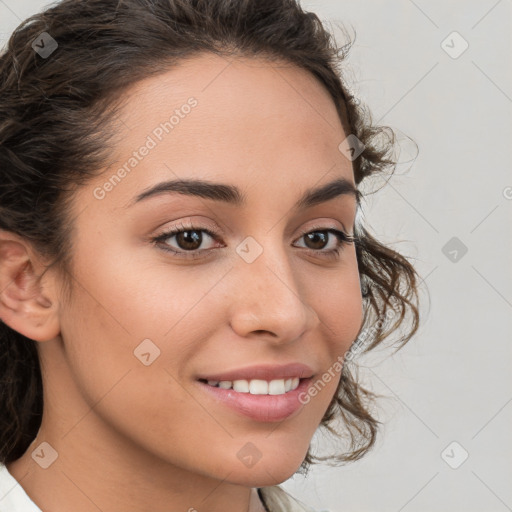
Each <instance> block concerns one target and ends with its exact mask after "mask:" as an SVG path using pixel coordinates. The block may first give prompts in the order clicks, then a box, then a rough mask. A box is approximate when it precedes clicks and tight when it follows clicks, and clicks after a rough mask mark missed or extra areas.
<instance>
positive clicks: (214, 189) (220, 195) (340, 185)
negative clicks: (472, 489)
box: [128, 178, 360, 209]
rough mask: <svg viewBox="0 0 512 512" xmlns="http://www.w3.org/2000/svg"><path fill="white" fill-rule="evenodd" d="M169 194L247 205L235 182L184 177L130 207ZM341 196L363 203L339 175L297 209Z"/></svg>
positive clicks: (166, 183) (308, 194) (309, 192)
mask: <svg viewBox="0 0 512 512" xmlns="http://www.w3.org/2000/svg"><path fill="white" fill-rule="evenodd" d="M168 193H178V194H183V195H187V196H195V197H202V198H205V199H211V200H213V201H221V202H223V203H227V204H231V205H233V206H238V207H240V206H243V205H245V204H246V200H245V196H244V194H243V193H242V192H241V190H240V189H239V188H238V187H236V186H234V185H227V184H224V183H215V182H211V181H206V180H199V179H184V180H170V181H163V182H161V183H158V184H156V185H154V186H152V187H150V188H148V189H146V190H144V191H143V192H141V193H140V194H138V195H137V196H136V197H135V199H134V200H132V202H131V203H130V204H129V205H128V207H129V206H132V205H134V204H136V203H139V202H141V201H144V200H146V199H149V198H150V197H156V196H160V195H162V194H168ZM339 196H353V197H354V198H355V199H356V201H357V202H359V199H360V191H359V190H358V189H357V188H356V187H355V186H354V185H353V184H352V183H351V182H350V181H349V180H347V179H346V178H337V179H336V180H334V181H331V182H329V183H327V184H325V185H322V186H320V187H317V188H311V189H308V190H306V191H305V192H304V194H303V195H302V196H301V198H300V199H299V200H298V201H297V202H296V203H295V205H294V208H295V209H306V208H311V207H312V206H315V205H318V204H320V203H324V202H326V201H329V200H331V199H334V198H336V197H339Z"/></svg>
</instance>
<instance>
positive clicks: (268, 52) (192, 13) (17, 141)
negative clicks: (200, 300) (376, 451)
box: [0, 0, 419, 472]
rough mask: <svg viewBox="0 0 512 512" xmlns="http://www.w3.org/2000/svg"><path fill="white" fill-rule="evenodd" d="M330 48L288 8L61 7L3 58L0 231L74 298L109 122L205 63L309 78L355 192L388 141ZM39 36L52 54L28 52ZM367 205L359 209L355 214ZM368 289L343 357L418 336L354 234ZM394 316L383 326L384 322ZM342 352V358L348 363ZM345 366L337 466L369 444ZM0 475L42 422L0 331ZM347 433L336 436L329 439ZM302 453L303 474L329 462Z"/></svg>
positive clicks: (24, 357) (359, 397)
mask: <svg viewBox="0 0 512 512" xmlns="http://www.w3.org/2000/svg"><path fill="white" fill-rule="evenodd" d="M342 29H343V32H344V34H345V37H346V40H347V42H346V43H345V44H343V45H338V44H337V42H336V40H335V38H334V36H333V35H332V34H331V33H330V32H328V31H327V30H326V29H325V27H324V26H323V24H322V22H321V21H320V19H319V18H318V16H317V15H316V14H314V13H311V12H305V11H304V10H303V9H302V8H301V6H300V5H299V3H298V1H297V0H119V1H118V0H64V1H62V2H60V3H54V4H51V5H50V6H49V7H48V8H47V9H46V10H45V11H44V12H41V13H38V14H35V15H33V16H31V17H30V18H28V19H26V20H25V21H24V22H22V23H21V24H20V25H19V26H18V28H17V29H16V30H15V31H14V32H13V33H12V35H11V37H10V38H9V41H8V43H7V45H6V47H5V48H4V49H3V50H2V53H1V54H0V228H2V229H4V230H7V231H10V232H13V233H16V234H17V235H19V236H21V237H23V238H24V239H26V240H27V241H29V242H30V243H31V244H33V247H34V249H35V250H37V251H38V252H39V253H40V254H41V255H42V256H43V257H45V258H47V261H51V264H50V265H48V266H47V267H45V272H46V271H47V270H48V269H49V268H50V267H55V268H56V269H58V270H59V271H60V274H61V275H62V276H63V279H64V282H65V284H66V290H67V291H68V292H70V291H71V290H72V279H71V275H72V274H71V268H72V267H71V264H72V261H73V234H74V231H73V229H74V223H73V218H72V215H73V210H72V200H73V193H74V191H76V190H77V189H78V188H79V187H80V186H82V185H84V184H85V183H87V182H88V180H90V179H91V178H93V177H95V176H97V175H98V173H99V171H100V170H101V169H103V168H104V167H105V166H106V165H108V164H109V163H110V162H109V155H111V149H112V147H115V134H116V130H115V125H114V122H113V121H114V119H115V113H116V112H117V110H116V109H117V108H118V107H119V106H120V105H121V103H122V101H121V100H122V98H123V96H122V93H123V91H125V90H127V89H128V88H129V87H130V86H132V85H133V84H135V83H136V82H138V81H140V80H142V79H145V78H148V77H150V76H155V75H158V74H160V73H162V72H164V71H165V70H167V69H172V67H173V66H175V65H176V64H178V63H179V62H180V61H183V60H184V59H188V58H193V57H194V56H198V55H200V54H204V53H208V52H210V53H213V54H216V55H220V56H235V57H238V56H240V57H261V58H265V59H268V60H269V61H276V62H285V63H289V64H291V65H295V66H298V67H300V68H302V69H304V70H307V71H309V72H310V73H312V74H313V75H314V76H315V77H316V79H317V80H319V81H320V83H321V84H322V85H323V86H324V87H325V89H326V90H327V91H328V92H329V94H330V96H331V97H332V100H333V101H334V104H335V106H336V109H337V111H338V114H339V117H340V120H341V122H342V124H343V127H344V130H345V132H346V134H353V135H355V136H356V137H357V139H359V141H360V143H362V145H363V146H361V147H362V148H364V149H363V151H362V152H361V154H360V155H359V156H358V157H357V158H355V159H354V160H353V161H352V166H353V171H354V178H355V183H356V186H357V187H358V191H360V185H361V184H362V183H363V182H367V181H372V178H373V177H376V176H378V175H382V174H383V173H384V172H386V171H390V172H391V173H393V172H394V170H395V168H396V165H397V161H396V160H395V158H394V156H393V154H394V151H393V150H394V148H395V145H396V136H395V133H394V131H393V130H392V129H391V128H389V127H387V126H376V125H374V123H373V120H372V116H371V113H370V112H369V110H368V108H367V106H366V105H365V104H364V103H362V102H360V101H359V100H356V99H355V98H354V97H353V96H352V95H351V94H349V88H348V86H347V84H346V82H345V79H344V77H343V73H342V64H343V62H344V61H345V60H346V58H347V56H348V53H349V50H350V48H351V46H352V45H353V42H354V41H351V40H350V37H349V36H348V35H347V34H346V31H345V29H344V27H343V26H342ZM43 32H47V33H48V34H50V35H51V37H52V38H53V39H55V40H56V41H57V43H58V48H57V49H56V50H55V51H54V53H52V54H51V55H50V56H47V58H45V57H43V56H41V55H39V54H38V53H37V52H36V51H35V50H34V49H33V47H32V43H33V42H34V41H36V39H37V40H39V39H40V35H41V34H42V33H43ZM363 197H364V194H362V193H361V194H360V196H358V199H357V203H358V207H360V205H361V199H362V198H363ZM354 236H355V238H356V241H355V247H356V255H357V262H358V268H359V274H360V278H361V283H362V290H363V297H362V299H363V311H364V315H363V322H362V325H361V329H360V331H359V335H358V337H357V339H356V340H355V341H354V343H353V345H352V349H354V348H357V351H356V352H367V351H368V350H371V349H373V348H374V347H376V346H378V345H379V344H381V343H382V342H383V341H384V340H385V339H387V338H389V337H390V336H391V334H393V333H394V332H395V331H398V330H399V328H401V329H402V331H403V332H402V336H401V337H400V338H399V340H398V345H397V346H398V348H400V347H401V346H403V344H405V343H406V342H407V341H408V340H409V339H410V338H411V337H412V336H413V335H414V334H415V333H416V331H417V329H418V325H419V312H418V281H417V277H418V275H417V273H416V271H415V269H414V267H413V266H412V265H411V263H409V261H408V260H407V259H406V258H405V257H404V256H402V255H401V254H399V253H398V252H396V251H395V250H393V249H391V248H390V247H387V246H385V245H384V244H383V243H381V242H379V241H378V240H377V239H376V238H374V237H373V236H372V234H371V233H370V231H369V229H368V228H367V227H365V226H364V225H363V224H362V223H361V224H360V225H359V224H356V229H355V231H354ZM390 313H391V314H390ZM353 353H354V350H351V351H350V352H349V354H353ZM356 370H357V366H356V364H355V360H354V358H353V357H351V358H348V357H347V358H345V361H344V364H343V369H342V371H341V379H340V382H339V386H338V389H337V391H336V393H335V395H334V397H333V399H332V401H331V403H330V404H329V407H328V409H327V410H326V413H325V415H324V417H323V418H322V421H321V424H320V427H325V428H326V429H327V431H329V432H331V433H334V434H335V435H336V436H337V438H339V439H345V441H346V446H345V449H344V450H342V453H338V454H335V455H333V456H332V457H329V458H330V459H334V460H335V461H336V462H337V463H345V462H348V461H353V460H356V459H358V458H360V457H362V456H363V455H364V454H365V453H366V452H367V451H369V450H370V448H371V447H372V446H373V445H374V443H375V438H376V434H377V431H378V426H379V424H380V422H379V421H378V420H377V419H376V418H374V417H373V416H372V414H371V412H370V410H369V408H370V405H371V404H372V403H373V400H374V399H375V397H376V395H375V394H374V393H373V392H371V391H370V390H368V389H365V388H364V387H362V385H361V384H360V383H358V379H357V372H356ZM0 386H1V387H0V462H1V463H3V464H7V463H9V462H11V461H14V460H16V459H17V458H19V457H20V456H21V455H22V454H23V453H24V452H25V451H26V449H27V448H28V446H29V444H30V443H31V442H32V441H33V440H34V438H35V437H36V435H37V432H38V430H39V427H40V425H41V420H42V413H43V384H42V378H41V368H40V364H39V359H38V353H37V347H36V342H35V341H34V340H31V339H29V338H26V337H25V336H23V335H21V334H20V333H18V332H17V331H15V330H13V329H11V328H10V327H8V326H7V325H6V324H5V323H4V322H0ZM339 419H341V420H342V427H341V431H340V430H339V429H337V428H335V427H334V421H335V420H339ZM311 451H312V448H311V446H310V448H309V450H308V453H307V455H306V457H305V459H304V461H303V463H302V465H301V468H299V471H301V470H304V471H306V472H307V470H308V468H309V465H310V464H312V463H315V462H317V461H320V460H326V458H321V457H316V456H314V455H313V454H312V453H311Z"/></svg>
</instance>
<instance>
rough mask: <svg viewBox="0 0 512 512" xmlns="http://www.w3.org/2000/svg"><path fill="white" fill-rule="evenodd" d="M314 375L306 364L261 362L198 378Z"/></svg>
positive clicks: (302, 376)
mask: <svg viewBox="0 0 512 512" xmlns="http://www.w3.org/2000/svg"><path fill="white" fill-rule="evenodd" d="M312 375H313V370H312V369H311V368H310V367H309V366H308V365H306V364H302V363H290V364H285V365H276V364H273V365H270V364H260V365H255V366H247V367H244V368H237V369H234V370H228V371H225V372H222V373H209V374H208V375H206V374H204V375H199V376H198V379H204V380H218V381H221V380H229V381H234V380H251V379H261V380H268V381H270V380H275V379H288V378H292V377H299V378H300V379H305V378H309V377H311V376H312Z"/></svg>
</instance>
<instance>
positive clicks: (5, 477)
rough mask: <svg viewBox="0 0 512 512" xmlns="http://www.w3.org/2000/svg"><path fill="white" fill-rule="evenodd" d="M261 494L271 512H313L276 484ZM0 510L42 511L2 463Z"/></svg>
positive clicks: (12, 511) (18, 511)
mask: <svg viewBox="0 0 512 512" xmlns="http://www.w3.org/2000/svg"><path fill="white" fill-rule="evenodd" d="M261 494H262V495H263V499H264V500H265V503H266V505H267V506H268V508H269V510H270V511H271V512H285V511H286V512H315V511H314V509H312V508H309V507H307V506H305V505H303V504H301V503H300V502H298V501H297V500H295V499H294V498H292V497H291V496H290V495H289V494H288V493H286V492H285V491H284V490H283V489H281V488H280V487H279V486H277V485H275V486H272V487H263V488H262V489H261ZM0 512H42V510H41V509H40V508H39V507H38V506H37V505H36V504H35V503H34V502H33V501H32V500H31V499H30V498H29V497H28V495H27V493H26V492H25V490H24V489H23V487H22V486H21V485H20V484H19V483H18V481H17V480H16V479H15V478H14V477H13V476H12V475H11V474H10V473H9V471H8V470H7V467H6V466H4V465H3V464H0Z"/></svg>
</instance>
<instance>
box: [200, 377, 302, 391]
mask: <svg viewBox="0 0 512 512" xmlns="http://www.w3.org/2000/svg"><path fill="white" fill-rule="evenodd" d="M203 382H207V384H208V385H209V386H212V387H217V388H221V389H233V390H234V391H236V392H238V393H250V394H251V395H284V394H285V393H288V392H289V391H294V390H295V389H297V388H298V386H299V382H300V379H299V377H292V378H288V379H274V380H271V381H266V380H262V379H251V380H245V379H241V380H234V381H231V380H221V381H218V380H208V381H205V380H203Z"/></svg>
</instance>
